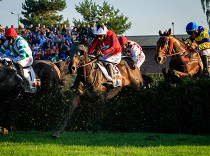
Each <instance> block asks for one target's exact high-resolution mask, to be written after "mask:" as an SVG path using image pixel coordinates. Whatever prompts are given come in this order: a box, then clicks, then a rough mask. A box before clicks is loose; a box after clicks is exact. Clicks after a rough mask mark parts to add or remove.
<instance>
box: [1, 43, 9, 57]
mask: <svg viewBox="0 0 210 156" xmlns="http://www.w3.org/2000/svg"><path fill="white" fill-rule="evenodd" d="M8 49H9V45H8V42H7V41H6V42H4V44H3V46H2V47H1V48H0V54H1V55H3V54H4V53H5V52H6V51H7V50H8Z"/></svg>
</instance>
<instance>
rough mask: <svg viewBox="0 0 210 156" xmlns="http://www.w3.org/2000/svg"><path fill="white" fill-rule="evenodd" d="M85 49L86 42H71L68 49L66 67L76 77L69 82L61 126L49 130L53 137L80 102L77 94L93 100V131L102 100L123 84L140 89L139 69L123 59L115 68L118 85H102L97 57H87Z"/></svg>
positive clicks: (103, 82)
mask: <svg viewBox="0 0 210 156" xmlns="http://www.w3.org/2000/svg"><path fill="white" fill-rule="evenodd" d="M87 52H88V46H87V45H85V44H75V45H74V47H73V48H72V50H71V54H72V56H71V63H70V65H69V70H70V73H71V74H74V73H76V72H77V77H76V80H75V83H74V86H73V87H74V89H75V90H76V91H75V92H73V93H72V95H71V98H70V100H69V101H70V109H69V111H68V113H67V115H66V117H65V118H64V121H63V123H62V126H61V127H60V129H59V130H58V131H57V132H56V133H55V134H53V137H58V136H60V135H61V134H62V133H63V132H64V130H65V128H66V126H67V123H68V121H69V119H70V118H71V116H72V113H73V112H74V110H75V108H76V107H77V105H78V104H79V102H80V99H81V96H83V95H86V96H88V97H89V98H90V99H91V100H93V101H94V104H95V105H94V106H95V108H96V109H97V111H96V116H95V118H94V120H95V121H94V124H93V125H94V127H93V132H97V131H98V125H99V122H100V115H101V113H102V111H103V104H104V102H105V101H106V100H109V99H111V98H113V97H114V96H116V95H117V94H118V93H119V91H120V90H121V89H122V88H123V87H125V86H129V87H131V88H133V89H134V90H136V91H140V90H142V89H143V86H144V85H143V78H142V75H141V72H140V70H139V69H138V67H137V66H136V65H135V64H133V68H132V69H131V67H130V66H129V64H128V63H127V61H125V60H124V59H122V60H121V62H120V64H118V65H117V68H118V69H119V70H120V73H121V75H122V86H120V87H115V88H109V87H107V86H106V85H104V84H106V82H107V80H106V78H105V77H104V76H103V73H102V72H101V70H100V69H99V67H98V65H97V62H98V61H97V59H93V60H91V59H90V58H89V57H88V54H87Z"/></svg>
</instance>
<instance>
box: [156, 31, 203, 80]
mask: <svg viewBox="0 0 210 156" xmlns="http://www.w3.org/2000/svg"><path fill="white" fill-rule="evenodd" d="M159 35H160V38H159V40H158V41H157V47H156V54H155V61H156V63H158V64H163V63H164V61H165V59H166V58H167V57H170V56H171V60H170V63H169V69H167V68H163V70H162V71H163V74H164V77H165V80H166V81H171V82H173V79H174V78H175V80H176V79H177V78H183V77H192V76H194V75H202V74H203V63H202V60H201V57H200V55H199V53H198V52H197V50H196V49H195V48H192V47H190V48H187V47H186V45H185V44H184V42H182V41H180V40H179V39H177V38H176V37H174V36H172V35H171V29H169V30H168V31H166V32H164V33H162V31H161V30H160V31H159Z"/></svg>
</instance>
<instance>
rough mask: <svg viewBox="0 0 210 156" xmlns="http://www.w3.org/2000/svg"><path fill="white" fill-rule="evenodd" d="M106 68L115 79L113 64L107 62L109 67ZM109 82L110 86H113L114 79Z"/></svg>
mask: <svg viewBox="0 0 210 156" xmlns="http://www.w3.org/2000/svg"><path fill="white" fill-rule="evenodd" d="M106 69H107V71H108V74H109V76H110V77H111V78H112V79H113V77H114V73H113V67H112V65H111V64H107V68H106ZM107 84H108V85H110V86H113V80H107ZM113 87H114V86H113Z"/></svg>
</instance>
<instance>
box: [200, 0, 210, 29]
mask: <svg viewBox="0 0 210 156" xmlns="http://www.w3.org/2000/svg"><path fill="white" fill-rule="evenodd" d="M201 5H202V8H203V12H204V13H205V14H206V18H207V23H208V25H209V29H210V0H201Z"/></svg>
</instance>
